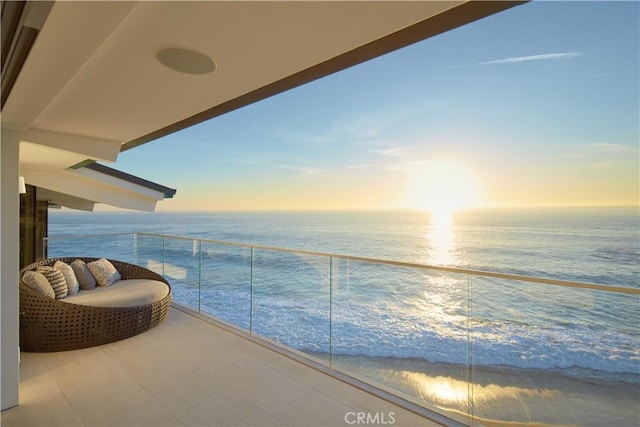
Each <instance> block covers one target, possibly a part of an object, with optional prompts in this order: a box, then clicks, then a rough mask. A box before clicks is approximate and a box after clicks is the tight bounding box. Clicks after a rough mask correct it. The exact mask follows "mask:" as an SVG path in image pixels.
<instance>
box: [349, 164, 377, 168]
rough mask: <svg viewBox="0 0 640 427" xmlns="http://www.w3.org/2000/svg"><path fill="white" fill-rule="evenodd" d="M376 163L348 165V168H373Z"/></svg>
mask: <svg viewBox="0 0 640 427" xmlns="http://www.w3.org/2000/svg"><path fill="white" fill-rule="evenodd" d="M374 166H375V165H374V164H373V163H368V164H365V165H347V169H367V168H372V167H374Z"/></svg>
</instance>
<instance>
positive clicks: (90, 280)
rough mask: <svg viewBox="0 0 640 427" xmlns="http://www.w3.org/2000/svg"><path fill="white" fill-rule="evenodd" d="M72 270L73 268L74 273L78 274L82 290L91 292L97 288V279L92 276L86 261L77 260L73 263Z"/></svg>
mask: <svg viewBox="0 0 640 427" xmlns="http://www.w3.org/2000/svg"><path fill="white" fill-rule="evenodd" d="M71 268H73V272H74V273H76V278H77V279H78V282H80V288H81V289H87V290H91V289H94V288H95V287H96V278H95V277H93V274H91V272H90V271H89V269H88V268H87V264H85V262H84V261H82V260H81V259H76V260H75V261H73V262H72V263H71Z"/></svg>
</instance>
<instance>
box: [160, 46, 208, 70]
mask: <svg viewBox="0 0 640 427" xmlns="http://www.w3.org/2000/svg"><path fill="white" fill-rule="evenodd" d="M156 59H157V60H158V61H159V62H160V63H161V64H162V65H164V66H165V67H167V68H170V69H172V70H174V71H178V72H181V73H186V74H207V73H211V72H212V71H213V70H215V69H216V63H215V62H213V60H212V59H211V58H209V57H208V56H207V55H205V54H204V53H200V52H196V51H194V50H189V49H182V48H175V47H172V48H168V49H162V50H160V51H158V53H157V54H156Z"/></svg>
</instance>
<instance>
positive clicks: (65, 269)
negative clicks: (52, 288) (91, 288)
mask: <svg viewBox="0 0 640 427" xmlns="http://www.w3.org/2000/svg"><path fill="white" fill-rule="evenodd" d="M53 267H54V268H57V269H58V270H60V271H61V272H62V274H63V275H64V278H65V280H66V281H67V287H68V288H69V295H75V294H77V293H78V291H79V290H80V282H78V278H77V277H76V273H74V271H73V268H72V267H71V266H70V265H69V264H67V263H65V262H62V261H56V263H55V264H53Z"/></svg>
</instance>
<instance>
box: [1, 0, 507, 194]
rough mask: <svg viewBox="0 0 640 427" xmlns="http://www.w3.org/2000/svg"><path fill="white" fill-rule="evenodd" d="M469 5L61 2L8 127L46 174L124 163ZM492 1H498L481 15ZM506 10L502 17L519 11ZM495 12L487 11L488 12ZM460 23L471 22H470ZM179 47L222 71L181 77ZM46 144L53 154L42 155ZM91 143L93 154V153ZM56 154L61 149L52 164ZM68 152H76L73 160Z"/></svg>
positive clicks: (36, 49) (16, 95) (6, 112)
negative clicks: (155, 135)
mask: <svg viewBox="0 0 640 427" xmlns="http://www.w3.org/2000/svg"><path fill="white" fill-rule="evenodd" d="M469 4H470V3H469V2H467V1H453V0H448V1H442V2H438V1H407V2H405V1H372V2H369V1H319V2H316V1H288V2H271V1H194V2H187V1H142V2H110V1H105V2H98V1H88V2H78V1H73V2H71V1H59V2H55V3H54V4H53V7H52V9H51V11H50V13H49V15H48V17H47V19H46V21H45V23H44V26H43V27H42V29H41V31H40V34H39V35H38V38H37V40H36V43H35V45H34V46H33V48H32V50H31V52H30V54H29V56H28V58H27V60H26V62H25V64H24V67H23V69H22V72H21V73H20V75H19V77H18V79H17V81H16V83H15V85H14V87H13V90H12V91H11V93H10V95H9V98H8V99H7V101H6V103H5V105H4V107H3V109H2V126H3V128H5V127H6V128H11V129H13V130H16V131H19V132H25V133H26V134H29V135H35V137H33V138H30V139H25V141H28V142H30V143H32V145H31V146H28V147H25V149H24V150H23V154H22V155H21V163H22V164H24V166H25V167H28V168H31V169H33V168H34V167H42V166H43V163H47V162H46V161H45V160H43V159H46V158H51V159H53V158H55V159H56V163H55V165H56V167H62V166H64V167H69V166H71V164H75V163H73V162H75V161H76V160H77V159H78V158H81V157H84V158H85V159H94V160H105V161H113V160H115V157H114V156H113V155H112V154H113V153H112V151H113V147H114V145H115V146H116V147H119V146H120V144H124V143H127V142H129V141H132V140H135V139H137V138H141V137H144V136H145V135H148V134H150V133H152V132H155V131H158V130H159V129H162V128H164V127H167V126H171V125H173V124H175V123H177V122H180V121H182V120H184V119H187V118H189V117H192V116H194V115H196V114H198V113H201V112H203V111H206V110H209V109H211V108H213V107H215V106H217V105H220V104H222V103H224V102H227V101H229V100H233V99H235V98H238V97H240V96H242V95H245V94H247V93H249V92H252V91H254V90H256V89H259V88H262V87H264V86H266V85H268V84H271V83H273V82H276V81H279V80H281V79H284V78H287V77H288V76H291V75H293V74H296V73H298V72H300V71H302V70H306V69H308V68H310V67H313V66H316V65H317V64H320V63H322V62H324V61H327V60H329V59H331V58H335V57H336V56H338V55H341V54H344V53H345V52H349V51H351V50H353V49H357V48H359V47H361V46H363V45H365V44H367V43H370V42H372V41H375V40H378V39H381V38H384V37H386V36H389V35H390V34H392V33H395V32H397V31H400V30H402V29H404V28H407V27H409V26H411V25H413V24H416V23H418V22H421V21H425V20H429V19H431V18H432V17H435V16H437V15H439V14H441V13H443V12H446V11H451V10H453V9H456V8H458V7H460V9H462V8H464V7H466V6H468V5H469ZM484 4H489V3H484V2H475V4H474V7H475V8H476V9H478V8H484V7H485V6H484ZM504 4H505V6H504V7H503V6H499V7H498V9H500V8H507V7H511V6H512V5H513V4H509V3H508V2H505V3H504ZM478 5H480V6H478ZM495 9H496V6H491V7H489V6H487V11H486V13H484V12H481V13H480V14H481V15H482V14H483V13H484V14H485V15H488V14H491V13H494V12H495ZM453 19H454V20H457V21H460V22H456V23H455V25H462V24H464V23H465V22H464V20H465V19H466V18H464V17H457V18H453ZM473 19H475V18H473ZM469 20H471V18H469ZM455 25H454V26H455ZM167 47H184V48H189V49H193V50H196V51H200V52H203V53H206V54H208V55H209V56H210V57H211V58H212V59H213V60H214V61H215V62H216V65H217V68H216V70H215V71H214V72H213V73H211V74H205V75H189V74H183V73H179V72H176V71H172V70H170V69H168V68H166V67H164V66H162V65H161V64H160V63H159V62H158V61H157V60H156V59H155V55H156V53H157V52H158V51H159V50H160V49H163V48H167ZM334 71H335V70H334ZM328 72H330V71H328ZM48 135H51V141H50V140H49V137H48ZM65 136H67V137H68V138H66V139H65ZM65 140H66V141H67V142H64V141H65ZM68 141H71V143H70V142H68ZM101 143H103V144H105V146H108V149H107V150H106V151H108V153H107V154H105V153H98V152H97V151H99V150H98V149H97V147H98V146H100V144H101ZM37 144H42V145H44V146H45V147H46V148H44V149H43V150H38V148H37V147H36V146H35V145H37ZM84 144H89V145H90V146H91V147H92V149H91V150H88V151H89V152H88V153H87V152H86V150H82V146H84ZM52 150H58V151H55V152H54V153H55V154H56V156H54V157H49V155H50V154H51V153H52ZM61 151H67V152H69V154H68V155H67V156H66V158H65V155H64V153H63V152H61ZM103 151H104V150H103ZM116 156H117V153H116ZM34 165H38V166H34ZM44 166H45V167H47V166H46V165H44ZM52 166H53V165H52V164H49V167H52ZM27 182H28V179H27ZM58 191H60V190H59V189H58Z"/></svg>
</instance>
